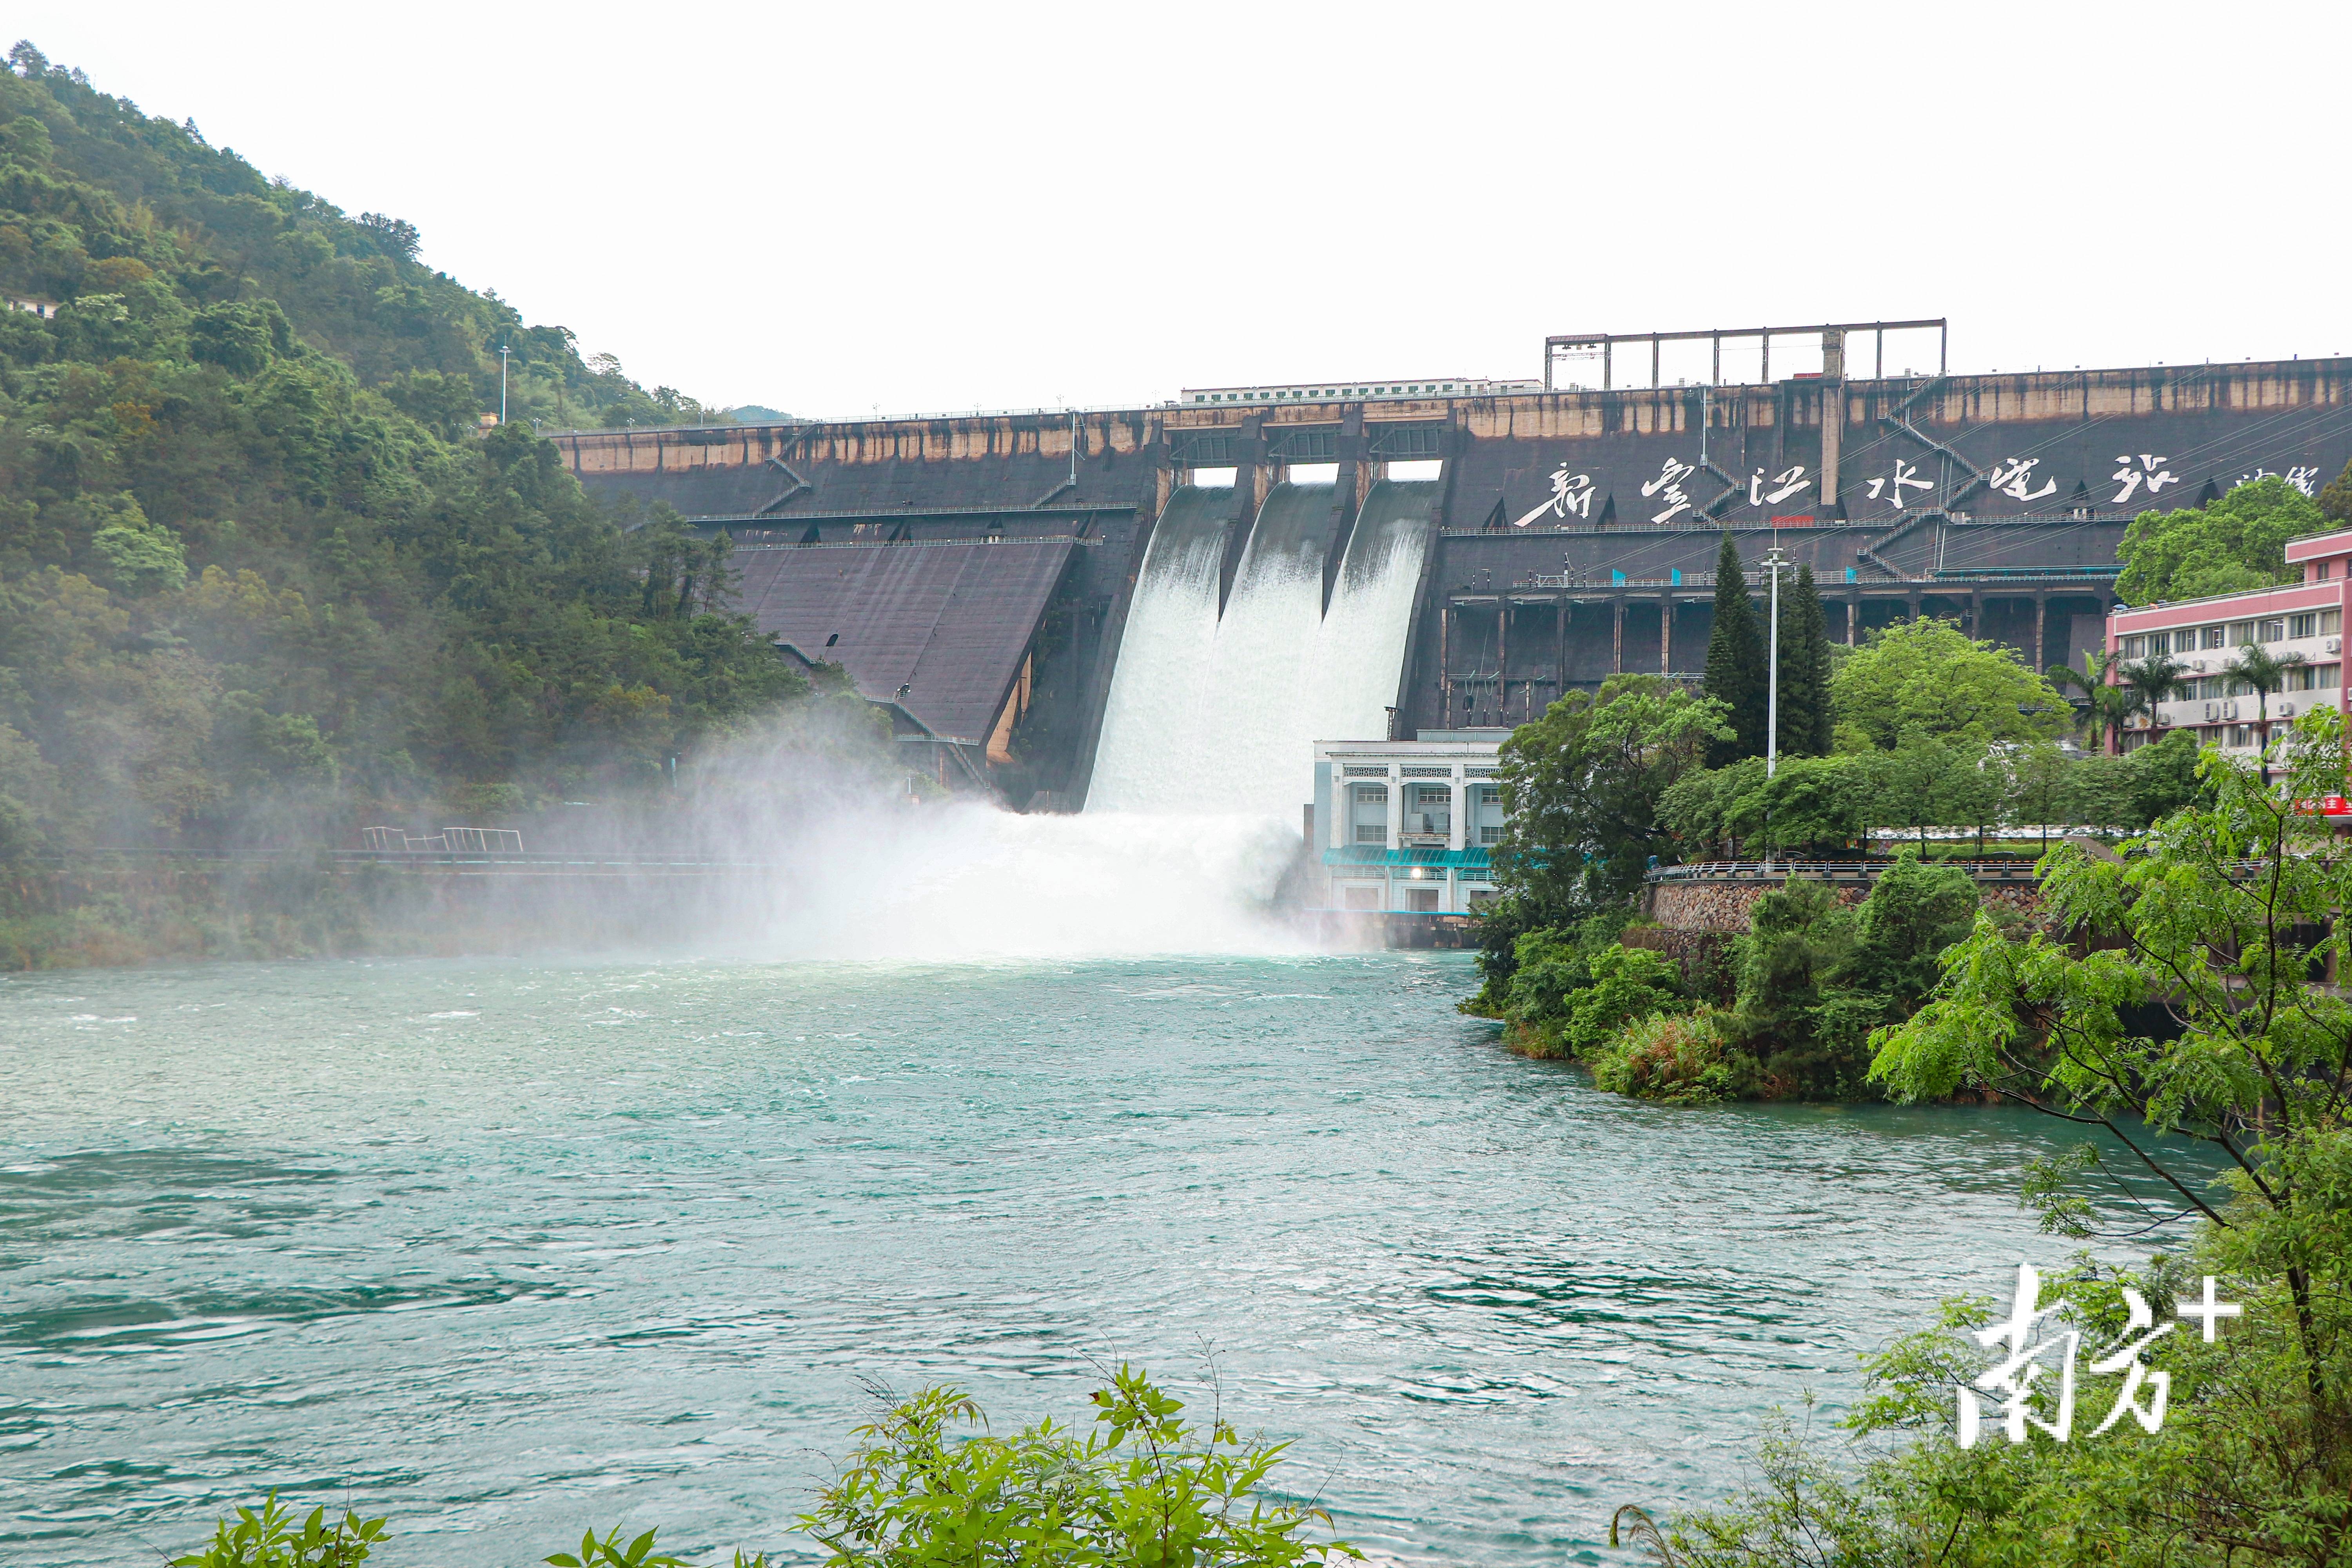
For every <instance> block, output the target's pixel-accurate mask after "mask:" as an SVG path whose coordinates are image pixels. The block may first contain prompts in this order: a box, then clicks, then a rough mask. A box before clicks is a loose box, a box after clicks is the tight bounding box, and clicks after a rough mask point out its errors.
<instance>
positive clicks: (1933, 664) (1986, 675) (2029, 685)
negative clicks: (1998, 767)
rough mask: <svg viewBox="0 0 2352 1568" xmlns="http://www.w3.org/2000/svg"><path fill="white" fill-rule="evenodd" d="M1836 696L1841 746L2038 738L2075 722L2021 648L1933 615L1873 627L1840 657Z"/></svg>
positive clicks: (1833, 686) (1832, 693) (1833, 690)
mask: <svg viewBox="0 0 2352 1568" xmlns="http://www.w3.org/2000/svg"><path fill="white" fill-rule="evenodd" d="M1830 700H1831V701H1832V704H1833V706H1834V708H1835V710H1836V714H1837V725H1838V745H1839V748H1840V749H1841V750H1858V749H1861V748H1864V747H1876V748H1878V749H1880V750H1891V749H1893V748H1894V747H1895V745H1896V744H1898V743H1899V742H1901V741H1902V740H1903V738H1904V737H1905V736H1906V734H1912V733H1916V734H1919V735H1922V736H1927V737H1967V738H1969V739H1970V740H1972V741H1975V742H1979V743H1982V742H1988V741H2031V740H2034V739H2037V738H2039V737H2043V736H2053V735H2058V734H2063V732H2064V731H2065V730H2066V729H2067V727H2068V726H2069V725H2070V724H2071V723H2072V721H2073V719H2072V712H2071V710H2069V709H2068V708H2067V706H2066V703H2065V701H2064V700H2063V699H2062V698H2061V697H2060V696H2059V695H2058V693H2057V692H2056V691H2054V690H2053V689H2051V686H2050V683H2049V681H2047V680H2045V679H2042V677H2041V676H2038V675H2036V674H2034V673H2033V672H2032V670H2030V669H2027V668H2025V666H2024V665H2023V664H2022V663H2021V662H2020V661H2019V659H2018V658H2017V656H2016V654H2014V653H2013V652H2011V650H2010V649H2008V648H2005V647H2001V646H2000V645H1999V644H1997V643H1990V642H1977V641H1973V640H1971V639H1970V638H1969V636H1968V635H1967V634H1966V633H1964V632H1962V631H1961V630H1960V628H1959V627H1958V626H1956V625H1954V624H1953V623H1952V622H1950V621H1941V620H1933V619H1929V618H1927V617H1926V616H1922V617H1921V618H1919V619H1918V620H1916V621H1898V622H1896V623H1895V625H1893V626H1887V627H1885V628H1884V629H1882V630H1880V631H1876V632H1874V633H1872V634H1871V636H1870V639H1869V640H1868V641H1867V642H1865V643H1864V644H1863V646H1862V647H1858V648H1856V649H1854V650H1853V653H1851V654H1849V655H1847V656H1846V657H1845V658H1843V660H1842V661H1841V662H1840V663H1839V665H1838V668H1837V673H1836V674H1835V676H1833V677H1832V680H1831V683H1830Z"/></svg>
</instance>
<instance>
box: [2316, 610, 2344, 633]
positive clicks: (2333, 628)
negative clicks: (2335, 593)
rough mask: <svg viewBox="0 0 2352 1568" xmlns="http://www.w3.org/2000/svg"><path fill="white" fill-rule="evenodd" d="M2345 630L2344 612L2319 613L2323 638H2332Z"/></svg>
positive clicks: (2323, 611)
mask: <svg viewBox="0 0 2352 1568" xmlns="http://www.w3.org/2000/svg"><path fill="white" fill-rule="evenodd" d="M2343 629H2344V612H2343V611H2342V610H2322V611H2320V612H2319V635H2320V636H2321V637H2334V636H2336V634H2337V633H2339V632H2341V631H2342V630H2343Z"/></svg>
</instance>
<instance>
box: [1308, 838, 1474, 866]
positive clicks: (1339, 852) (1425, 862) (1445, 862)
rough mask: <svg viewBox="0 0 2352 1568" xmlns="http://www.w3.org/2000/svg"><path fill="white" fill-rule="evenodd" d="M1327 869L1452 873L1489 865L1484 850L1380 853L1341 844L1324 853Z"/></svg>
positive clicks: (1373, 848) (1373, 847)
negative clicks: (1417, 869) (1400, 868)
mask: <svg viewBox="0 0 2352 1568" xmlns="http://www.w3.org/2000/svg"><path fill="white" fill-rule="evenodd" d="M1323 864H1325V865H1326V866H1356V867H1360V868H1365V869H1367V870H1369V869H1370V868H1372V867H1375V866H1378V867H1381V868H1383V869H1385V868H1388V867H1391V866H1433V867H1438V868H1444V869H1448V870H1454V871H1481V872H1483V871H1485V870H1486V869H1487V868H1488V867H1489V866H1490V865H1491V862H1490V861H1489V860H1488V859H1487V858H1486V851H1485V850H1484V849H1383V848H1381V847H1379V846H1377V845H1372V844H1342V845H1341V846H1339V847H1338V848H1337V849H1326V850H1325V851H1323Z"/></svg>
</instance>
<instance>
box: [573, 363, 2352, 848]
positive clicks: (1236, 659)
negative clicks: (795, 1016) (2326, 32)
mask: <svg viewBox="0 0 2352 1568" xmlns="http://www.w3.org/2000/svg"><path fill="white" fill-rule="evenodd" d="M1831 367H1832V370H1833V369H1835V368H1836V361H1835V360H1834V359H1832V362H1831ZM1465 385H1467V384H1465ZM1370 392H1378V393H1380V394H1382V395H1379V396H1370V395H1363V394H1367V393H1370ZM1327 393H1328V395H1325V394H1327ZM553 438H554V439H555V441H556V442H557V443H558V445H559V446H560V447H561V448H562V451H563V453H564V455H565V458H566V460H567V461H568V462H569V463H570V465H571V467H572V470H573V472H574V473H575V474H577V475H578V477H579V478H580V479H581V481H582V482H583V484H584V485H585V486H587V487H588V488H589V489H591V490H592V491H595V492H603V493H605V494H608V495H610V494H614V493H616V492H625V493H627V494H629V495H633V496H635V497H637V498H639V499H640V500H643V501H646V502H648V503H650V502H663V503H667V505H669V506H670V507H673V508H675V509H676V510H677V512H678V513H679V514H680V515H682V516H683V517H684V518H685V519H686V520H687V521H688V522H689V523H690V524H692V525H693V526H694V527H696V528H697V529H699V530H703V531H712V532H715V531H722V530H723V531H726V532H727V533H728V534H730V536H731V537H732V539H733V540H734V542H735V556H734V562H735V566H736V569H737V570H738V572H739V573H740V593H739V596H738V599H737V608H738V610H739V611H740V613H742V614H745V615H748V616H752V617H753V618H754V619H755V620H756V622H757V623H758V625H759V626H761V628H762V629H763V630H764V631H766V632H767V633H768V634H769V635H770V636H771V637H773V638H774V640H775V641H776V642H777V644H778V645H779V646H780V647H783V648H785V649H787V650H788V651H789V652H791V653H792V654H793V655H795V656H797V657H798V658H802V659H803V660H806V661H808V662H810V663H812V664H814V663H817V662H820V661H821V662H824V663H829V664H835V665H838V666H840V667H841V668H842V669H843V670H844V671H845V673H846V675H847V677H848V679H850V680H851V681H853V682H854V683H855V684H856V688H857V689H858V690H859V692H860V693H862V694H863V695H864V696H865V697H866V698H867V699H869V700H873V701H875V702H877V703H881V704H885V705H887V707H888V708H889V709H890V710H891V711H892V713H893V715H894V722H895V724H896V727H897V729H898V732H899V736H900V738H901V740H902V741H904V742H907V744H908V746H909V747H910V748H919V749H921V750H920V752H919V754H920V755H921V756H922V758H923V762H922V765H923V766H925V767H926V768H928V769H935V770H936V771H937V773H938V774H939V776H940V777H941V778H942V779H944V780H947V781H948V782H950V784H958V785H959V786H960V787H971V788H985V789H987V790H989V791H991V792H992V793H993V794H995V795H998V796H999V797H1000V798H1002V799H1003V800H1004V801H1005V802H1006V803H1007V804H1008V805H1012V806H1013V807H1014V808H1016V809H1029V810H1076V809H1079V808H1081V807H1083V806H1087V805H1092V806H1094V807H1096V808H1098V809H1099V808H1104V807H1119V808H1129V809H1142V810H1163V811H1176V810H1181V811H1223V812H1251V813H1270V812H1274V811H1276V810H1279V811H1281V812H1283V813H1286V814H1295V813H1296V812H1297V808H1298V805H1300V804H1301V803H1302V802H1304V801H1305V800H1306V798H1307V774H1308V768H1309V755H1308V750H1307V748H1308V746H1309V744H1310V743H1311V742H1315V741H1318V740H1341V739H1380V738H1382V737H1384V736H1391V735H1393V736H1411V735H1412V733H1414V732H1415V731H1419V730H1451V729H1463V728H1474V727H1483V726H1491V725H1500V724H1513V723H1517V722H1520V721H1524V720H1525V719H1527V718H1529V717H1531V716H1533V715H1535V714H1538V713H1540V712H1541V711H1542V710H1543V709H1544V707H1545V706H1546V705H1547V704H1548V703H1549V702H1550V701H1551V700H1554V699H1555V698H1557V697H1558V696H1559V695H1560V694H1561V693H1562V692H1563V691H1566V690H1568V689H1572V688H1578V687H1584V688H1591V687H1594V686H1597V685H1598V684H1599V683H1600V682H1601V679H1604V678H1605V677H1606V676H1608V675H1609V674H1610V673H1611V672H1612V671H1616V670H1630V671H1641V672H1664V673H1667V674H1674V675H1688V676H1694V677H1695V676H1696V674H1697V672H1698V671H1699V670H1700V668H1702V667H1703V665H1704V662H1705V657H1706V641H1707V636H1708V632H1709V629H1710V622H1711V619H1712V608H1711V604H1712V599H1713V596H1714V574H1715V568H1716V561H1717V548H1718V543H1719V540H1720V538H1721V535H1722V532H1723V531H1724V530H1726V529H1728V530H1729V531H1730V532H1731V534H1732V537H1733V539H1734V540H1735V542H1737V545H1738V550H1739V552H1740V554H1741V556H1742V557H1743V559H1744V560H1745V561H1746V563H1748V566H1749V568H1750V569H1751V574H1752V569H1753V567H1754V564H1755V563H1756V562H1758V561H1759V559H1760V558H1761V557H1762V556H1763V554H1764V553H1765V552H1767V551H1768V550H1769V549H1770V548H1771V547H1772V546H1773V545H1775V544H1778V545H1780V547H1781V548H1782V549H1783V551H1784V552H1785V553H1786V554H1787V555H1788V556H1789V557H1790V559H1791V560H1793V561H1796V562H1801V563H1810V564H1811V567H1812V569H1813V574H1814V578H1815V580H1816V582H1817V583H1818V584H1819V585H1820V588H1821V592H1822V598H1823V600H1824V602H1825V604H1826V605H1827V608H1828V610H1829V616H1830V629H1831V635H1832V637H1844V638H1846V639H1848V640H1853V639H1858V638H1859V637H1861V636H1863V635H1864V633H1865V632H1867V631H1868V630H1869V629H1871V628H1873V627H1875V626H1884V625H1885V624H1887V623H1889V622H1891V621H1894V620H1896V619H1900V618H1903V617H1906V616H1916V615H1921V614H1927V615H1937V616H1948V617H1951V618H1953V619H1955V620H1958V622H1959V623H1960V624H1961V625H1962V626H1965V627H1966V628H1967V629H1968V630H1969V632H1970V633H1971V634H1973V635H1975V636H1977V637H1986V638H1991V639H1995V640H1999V641H2001V642H2004V643H2007V644H2010V645H2011V646H2013V647H2017V648H2019V649H2020V650H2021V652H2022V653H2023V654H2024V655H2025V656H2026V657H2027V658H2031V659H2032V661H2033V662H2034V664H2035V666H2036V668H2039V667H2041V666H2042V665H2045V664H2050V663H2055V662H2058V661H2060V660H2067V661H2070V662H2076V663H2079V661H2080V658H2081V654H2082V651H2083V650H2084V649H2085V648H2091V647H2099V646H2101V642H2102V637H2103V630H2104V625H2105V616H2106V614H2107V612H2108V610H2109V608H2110V606H2111V605H2113V604H2114V603H2115V598H2114V594H2113V586H2114V582H2115V578H2116V572H2117V566H2116V546H2117V543H2118V542H2119V541H2120V539H2121V537H2122V534H2123V531H2124V528H2125V526H2126V524H2127V523H2128V522H2129V521H2130V520H2131V519H2132V517H2133V516H2135V515H2137V513H2138V512H2140V511H2142V510H2148V509H2150V508H2156V509H2159V510H2169V509H2172V508H2176V507H2182V506H2194V505H2197V504H2199V503H2200V502H2201V501H2204V500H2210V499H2212V498H2214V497H2216V496H2218V495H2220V494H2221V493H2222V492H2223V491H2226V490H2227V489H2230V488H2231V486H2232V485H2234V484H2237V483H2239V482H2240V481H2241V480H2242V479H2250V478H2253V477H2256V476H2259V475H2263V474H2277V475H2280V476H2283V477H2284V478H2286V479H2289V480H2290V482H2292V483H2294V484H2295V485H2297V486H2298V487H2299V488H2302V489H2305V490H2306V491H2315V490H2316V489H2317V488H2318V487H2319V486H2320V485H2321V484H2324V483H2325V482H2326V480H2328V479H2332V478H2334V477H2335V476H2336V474H2337V473H2338V472H2339V471H2341V470H2342V469H2343V468H2344V467H2345V465H2346V462H2347V459H2352V360H2347V359H2325V360H2294V361H2288V362H2283V363H2282V362H2273V363H2236V364H2218V365H2199V366H2179V367H2167V366H2156V367H2147V368H2140V369H2122V370H2097V371H2069V372H2037V373H2032V374H1985V375H1941V374H1937V375H1904V376H1890V377H1878V376H1874V377H1868V378H1859V377H1848V376H1844V375H1842V374H1822V375H1817V376H1797V377H1792V378H1790V379H1787V380H1782V381H1778V382H1768V383H1761V384H1746V385H1718V384H1705V385H1675V386H1651V387H1642V388H1632V389H1625V388H1610V389H1606V390H1565V391H1541V390H1512V391H1503V392H1496V391H1491V390H1485V389H1480V390H1475V391H1462V390H1454V391H1444V390H1441V389H1439V387H1438V386H1437V384H1431V388H1430V390H1429V391H1428V392H1426V393H1422V392H1420V391H1419V389H1418V388H1415V389H1413V390H1412V392H1410V393H1408V392H1407V391H1406V389H1404V388H1402V387H1391V386H1387V385H1383V386H1381V387H1379V388H1362V387H1332V388H1306V389H1290V390H1288V391H1286V392H1282V393H1279V394H1276V395H1269V397H1268V398H1266V399H1260V400H1255V401H1253V402H1250V403H1244V404H1234V405H1229V404H1208V403H1203V402H1196V401H1189V400H1188V401H1184V402H1175V403H1168V404H1162V405H1156V406H1150V407H1142V408H1134V409H1118V410H1107V411H1106V410H1089V411H1084V412H1077V413H1070V412H1057V411H1039V412H1035V413H1028V414H1003V415H969V416H952V417H939V418H915V419H875V420H870V421H844V422H815V423H793V424H780V425H773V426H766V425H757V426H709V427H678V428H661V429H629V430H610V431H593V432H589V431H583V432H569V433H564V434H562V435H558V436H556V437H553ZM1759 591H1760V587H1759Z"/></svg>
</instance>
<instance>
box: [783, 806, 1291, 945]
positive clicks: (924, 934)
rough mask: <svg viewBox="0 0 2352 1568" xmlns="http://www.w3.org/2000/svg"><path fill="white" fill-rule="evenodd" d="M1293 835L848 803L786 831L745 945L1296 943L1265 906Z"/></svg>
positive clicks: (1123, 819)
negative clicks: (817, 822) (795, 832)
mask: <svg viewBox="0 0 2352 1568" xmlns="http://www.w3.org/2000/svg"><path fill="white" fill-rule="evenodd" d="M1296 841H1297V832H1296V830H1295V829H1293V830H1292V831H1290V832H1289V833H1287V834H1286V833H1284V832H1283V831H1282V830H1281V828H1280V826H1279V825H1277V824H1276V823H1273V822H1270V821H1268V820H1267V819H1265V818H1263V817H1255V816H1246V815H1228V816H1153V815H1146V814H1135V813H1126V812H1092V813H1087V814H1085V815H1082V816H1049V815H1042V814H1040V815H1031V816H1024V815H1020V814H1017V813H1013V812H1009V811H1003V810H999V809H997V808H996V807H994V806H992V805H982V804H978V803H971V802H956V803H953V804H936V805H924V806H919V807H913V808H908V809H904V810H898V811H872V810H869V811H863V812H844V813H842V814H841V815H839V816H835V817H833V818H831V819H829V820H828V821H826V822H825V823H824V825H823V826H821V827H819V828H816V829H814V830H812V831H808V832H805V833H804V834H802V835H800V836H797V837H795V838H794V839H793V841H792V843H791V845H790V847H789V848H788V849H787V850H786V851H785V853H784V855H783V860H784V865H783V867H782V869H781V873H780V877H779V879H778V881H777V883H776V884H775V886H774V887H773V888H772V889H770V890H769V892H768V894H767V895H766V896H765V897H763V898H762V899H761V900H760V907H759V910H758V913H757V914H756V915H755V916H754V919H755V921H757V927H756V929H757V931H758V933H759V937H758V942H756V943H755V944H752V945H755V946H757V947H758V948H760V949H761V950H763V951H764V952H765V953H766V954H767V955H771V956H783V955H789V956H793V957H798V958H828V959H917V960H922V961H925V962H931V963H939V962H956V961H961V960H970V959H1064V960H1071V959H1088V958H1109V957H1127V956H1135V955H1140V954H1149V953H1261V954H1264V953H1280V952H1298V951H1301V949H1302V942H1301V940H1300V939H1299V938H1298V937H1297V936H1296V935H1294V934H1293V933H1292V932H1290V931H1288V930H1287V929H1286V927H1285V926H1284V925H1283V924H1282V923H1281V922H1280V921H1278V919H1277V918H1276V915H1275V913H1274V911H1273V909H1272V901H1273V898H1274V893H1275V889H1276V883H1277V881H1278V880H1279V879H1280V878H1281V876H1282V873H1283V870H1284V868H1285V867H1286V864H1287V863H1288V861H1289V858H1290V857H1291V855H1292V854H1293V853H1294V851H1295V848H1296ZM736 945H742V944H736Z"/></svg>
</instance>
